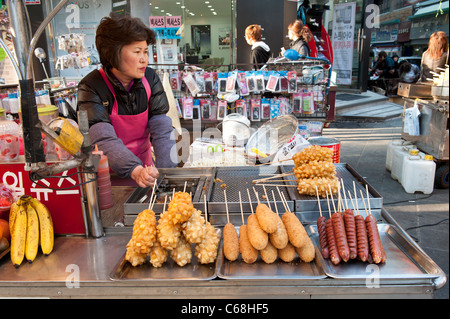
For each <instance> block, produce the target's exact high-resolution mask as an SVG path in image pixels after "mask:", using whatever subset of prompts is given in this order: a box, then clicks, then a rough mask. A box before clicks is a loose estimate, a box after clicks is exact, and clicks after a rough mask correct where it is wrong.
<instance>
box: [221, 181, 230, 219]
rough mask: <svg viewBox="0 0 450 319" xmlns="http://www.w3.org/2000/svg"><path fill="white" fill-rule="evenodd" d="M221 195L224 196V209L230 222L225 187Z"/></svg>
mask: <svg viewBox="0 0 450 319" xmlns="http://www.w3.org/2000/svg"><path fill="white" fill-rule="evenodd" d="M223 196H224V198H225V209H226V211H227V222H228V223H230V216H229V214H228V201H227V190H226V189H224V190H223Z"/></svg>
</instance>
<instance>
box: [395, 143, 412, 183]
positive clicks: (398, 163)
mask: <svg viewBox="0 0 450 319" xmlns="http://www.w3.org/2000/svg"><path fill="white" fill-rule="evenodd" d="M410 150H417V147H416V146H415V145H406V146H402V147H401V148H399V149H395V150H394V153H393V155H392V166H391V177H392V178H393V179H395V180H397V181H398V182H399V183H401V182H402V173H403V171H402V170H403V159H404V158H405V157H407V156H409V155H410V154H409V151H410ZM417 152H418V151H417Z"/></svg>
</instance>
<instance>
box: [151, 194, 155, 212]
mask: <svg viewBox="0 0 450 319" xmlns="http://www.w3.org/2000/svg"><path fill="white" fill-rule="evenodd" d="M155 203H156V196H155V197H153V203H152V207H150V210H153V205H155Z"/></svg>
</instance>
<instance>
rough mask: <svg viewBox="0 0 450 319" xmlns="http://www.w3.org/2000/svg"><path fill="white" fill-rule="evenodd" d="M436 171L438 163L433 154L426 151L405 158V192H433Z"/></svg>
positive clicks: (403, 184) (403, 178) (403, 179)
mask: <svg viewBox="0 0 450 319" xmlns="http://www.w3.org/2000/svg"><path fill="white" fill-rule="evenodd" d="M411 152H412V151H411ZM414 154H415V152H414ZM435 173H436V163H435V162H434V161H433V156H431V155H426V154H424V153H419V154H417V155H410V156H407V157H406V158H405V159H404V163H403V173H402V182H401V184H402V186H403V188H404V190H405V192H407V193H409V194H414V193H415V192H422V193H424V194H431V193H432V192H433V188H434V176H435Z"/></svg>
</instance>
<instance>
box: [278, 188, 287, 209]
mask: <svg viewBox="0 0 450 319" xmlns="http://www.w3.org/2000/svg"><path fill="white" fill-rule="evenodd" d="M277 190H278V195H280V198H281V203H282V204H283V206H284V209H285V210H286V211H288V207H287V206H286V204H285V203H284V202H283V196H281V191H280V188H279V187H277Z"/></svg>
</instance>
